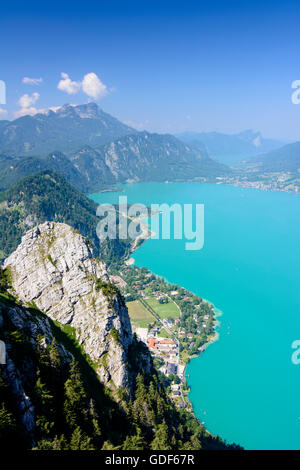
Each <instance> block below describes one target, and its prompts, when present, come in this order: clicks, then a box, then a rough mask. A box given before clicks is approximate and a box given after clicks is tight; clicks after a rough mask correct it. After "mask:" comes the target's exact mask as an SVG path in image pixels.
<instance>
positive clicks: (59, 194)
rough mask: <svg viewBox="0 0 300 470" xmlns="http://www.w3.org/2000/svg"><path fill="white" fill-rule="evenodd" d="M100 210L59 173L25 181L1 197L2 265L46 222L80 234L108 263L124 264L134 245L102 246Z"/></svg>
mask: <svg viewBox="0 0 300 470" xmlns="http://www.w3.org/2000/svg"><path fill="white" fill-rule="evenodd" d="M96 210H97V204H95V203H94V202H93V201H91V200H90V199H88V198H87V197H86V196H84V195H83V194H81V193H80V192H78V191H77V189H75V188H74V187H72V186H71V185H70V184H69V183H68V182H67V181H66V180H65V179H64V178H63V177H62V176H61V175H59V174H58V173H57V172H55V171H44V172H42V173H40V174H38V175H35V176H29V177H28V178H25V179H23V180H22V181H20V182H19V183H17V184H16V185H14V186H12V187H10V188H9V189H8V190H7V191H5V192H2V193H0V261H1V260H4V259H5V258H6V257H7V256H8V255H10V254H11V253H12V251H14V250H15V249H16V248H17V246H18V245H19V243H20V242H21V237H22V235H23V234H24V233H25V232H26V231H27V230H29V229H30V228H32V227H33V226H35V225H38V224H41V223H43V222H46V221H54V222H63V223H66V224H68V225H70V226H72V227H73V228H74V229H76V230H79V231H80V232H81V233H82V234H83V235H85V236H87V237H88V238H89V240H90V243H91V244H92V246H93V250H94V252H95V254H96V255H97V256H98V254H99V253H100V252H101V257H102V258H103V259H104V260H105V261H106V262H111V261H113V259H114V256H117V257H118V259H120V260H121V259H122V258H123V257H124V256H125V255H126V254H127V253H128V252H129V250H130V242H127V240H119V239H116V240H108V241H106V242H103V243H102V244H101V246H100V244H99V239H98V237H97V234H96V227H97V224H98V223H99V218H98V217H96ZM113 254H114V256H112V255H113Z"/></svg>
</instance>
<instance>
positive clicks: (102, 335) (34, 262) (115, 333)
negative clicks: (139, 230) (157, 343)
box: [4, 222, 132, 389]
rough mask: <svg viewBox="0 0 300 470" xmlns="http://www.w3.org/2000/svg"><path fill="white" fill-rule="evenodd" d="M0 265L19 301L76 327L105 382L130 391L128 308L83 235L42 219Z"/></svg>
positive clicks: (130, 336)
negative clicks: (42, 221)
mask: <svg viewBox="0 0 300 470" xmlns="http://www.w3.org/2000/svg"><path fill="white" fill-rule="evenodd" d="M4 267H5V268H8V271H9V275H10V281H11V285H12V290H13V291H14V294H15V295H16V296H17V298H18V299H19V300H20V301H22V302H23V303H25V304H27V305H30V304H31V305H33V306H36V307H37V308H38V309H40V310H41V311H43V312H44V313H46V314H47V315H48V316H49V317H50V318H51V319H52V320H55V321H58V322H59V323H62V324H69V325H70V326H71V327H73V328H75V330H76V337H77V340H78V342H79V344H81V345H82V346H83V348H84V351H85V352H86V353H87V354H88V355H89V357H90V358H91V359H92V361H93V363H94V364H95V367H96V370H97V373H98V375H99V378H100V380H101V381H102V382H103V383H104V384H106V385H108V386H110V387H111V388H118V387H125V388H127V389H130V387H131V374H130V371H129V368H128V365H127V363H128V350H129V347H130V345H131V344H132V331H131V324H130V320H129V316H128V311H127V308H126V306H125V304H124V302H123V299H122V298H121V296H120V295H119V293H118V291H117V290H116V289H115V288H114V286H113V285H111V284H110V283H109V278H108V275H107V271H106V266H105V264H104V263H103V262H102V261H101V260H99V259H95V258H93V253H92V249H91V248H90V246H89V243H88V241H87V240H86V238H85V237H83V236H82V235H81V234H80V233H78V232H77V231H75V230H74V229H72V228H71V227H69V226H68V225H66V224H61V223H54V222H46V223H44V224H42V225H39V226H38V227H35V228H34V229H32V230H30V231H29V232H27V233H26V234H25V235H24V236H23V238H22V242H21V244H20V245H19V247H18V248H17V249H16V251H15V252H14V253H12V254H11V255H10V256H9V258H7V260H6V261H5V263H4Z"/></svg>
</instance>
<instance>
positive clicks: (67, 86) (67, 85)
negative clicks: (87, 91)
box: [57, 73, 81, 95]
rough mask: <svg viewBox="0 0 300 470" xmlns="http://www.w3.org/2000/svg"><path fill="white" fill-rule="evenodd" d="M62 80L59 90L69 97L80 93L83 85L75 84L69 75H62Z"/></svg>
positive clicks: (58, 86)
mask: <svg viewBox="0 0 300 470" xmlns="http://www.w3.org/2000/svg"><path fill="white" fill-rule="evenodd" d="M61 77H62V80H60V82H59V83H58V85H57V88H58V89H59V90H61V91H65V92H66V93H68V95H75V94H76V93H78V92H79V90H80V87H81V83H80V82H74V81H72V80H71V79H70V77H69V75H68V74H67V73H62V74H61Z"/></svg>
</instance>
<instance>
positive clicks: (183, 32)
mask: <svg viewBox="0 0 300 470" xmlns="http://www.w3.org/2000/svg"><path fill="white" fill-rule="evenodd" d="M2 3H3V2H2ZM0 18H1V19H0V38H1V47H0V65H1V68H0V79H2V80H4V81H5V82H6V86H7V103H6V105H1V109H2V112H0V119H7V118H8V119H12V118H13V117H14V116H16V115H21V114H23V113H26V112H27V111H26V110H28V109H29V110H32V111H30V112H35V111H34V110H36V109H46V108H48V107H50V106H59V105H62V104H64V103H74V104H75V103H84V102H87V101H88V100H93V101H95V100H96V101H97V102H98V103H99V104H100V106H101V107H103V109H104V110H105V111H107V112H109V113H111V114H113V115H114V116H116V117H118V118H119V119H120V120H122V121H125V122H129V123H130V124H131V125H135V126H136V127H138V128H141V129H142V128H146V129H148V130H150V131H157V132H170V133H175V132H181V131H184V130H194V131H212V130H216V131H220V132H228V133H234V132H238V131H241V130H244V129H248V128H252V129H255V130H260V131H261V132H262V133H263V134H264V135H265V136H267V137H274V138H280V139H285V140H300V128H299V120H300V105H295V104H292V101H291V94H292V89H291V84H292V82H293V81H294V80H300V61H299V58H300V54H299V50H300V28H299V18H300V2H299V1H297V2H296V1H289V0H287V1H286V2H285V3H284V2H282V1H280V2H279V1H277V0H273V1H264V0H262V1H256V0H252V1H251V2H245V1H243V0H240V1H214V0H213V1H207V2H202V1H198V2H193V1H189V0H186V1H185V2H180V3H179V2H176V1H175V0H174V1H172V2H169V1H163V0H162V1H161V2H157V1H156V0H140V1H139V2H134V1H130V0H128V1H127V2H124V1H122V2H117V1H114V0H110V1H109V2H102V1H101V0H100V1H99V0H98V1H97V2H93V1H89V2H80V4H79V3H75V2H69V1H64V2H57V1H55V0H53V1H52V2H48V1H43V2H42V1H35V2H34V1H30V0H29V1H26V2H14V1H11V2H10V3H7V5H2V6H1V7H0ZM61 73H65V74H68V77H69V79H70V80H71V82H75V83H73V84H72V83H71V84H70V83H69V82H64V83H63V84H62V85H61V88H62V89H58V83H59V81H60V80H63V81H64V80H66V76H64V78H62V77H61ZM91 73H92V74H95V75H92V76H91V75H88V74H91ZM86 75H88V77H87V78H86V80H85V81H86V84H87V86H85V87H84V86H83V85H82V82H83V78H84V76H86ZM95 76H96V78H95ZM24 77H27V78H32V79H39V78H42V82H40V83H35V84H28V83H23V82H22V80H23V79H24ZM97 77H98V79H99V80H100V84H99V82H97ZM93 80H96V83H94V82H93ZM94 85H95V87H96V88H93V86H94ZM97 87H98V88H99V89H98V91H99V93H97ZM101 87H102V88H101ZM84 89H85V90H88V93H89V95H88V94H87V93H84ZM63 90H64V91H63ZM66 90H68V91H69V92H70V91H73V93H72V94H68V93H67V91H66ZM75 91H76V93H75ZM93 94H94V97H93V96H92V95H93ZM24 95H25V98H24ZM26 95H28V96H27V97H26ZM95 96H96V98H95ZM22 97H23V99H22V100H21V101H20V99H21V98H22ZM24 105H25V106H24ZM15 113H16V114H15Z"/></svg>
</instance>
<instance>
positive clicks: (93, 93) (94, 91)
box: [82, 72, 108, 100]
mask: <svg viewBox="0 0 300 470" xmlns="http://www.w3.org/2000/svg"><path fill="white" fill-rule="evenodd" d="M82 90H83V92H84V93H85V94H86V95H87V96H89V97H90V98H94V99H95V100H97V99H100V98H103V97H104V96H106V95H107V94H108V90H107V86H106V85H104V83H102V82H101V80H100V78H99V77H98V76H97V75H96V74H95V73H93V72H91V73H87V74H86V75H85V76H84V77H83V80H82Z"/></svg>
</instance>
